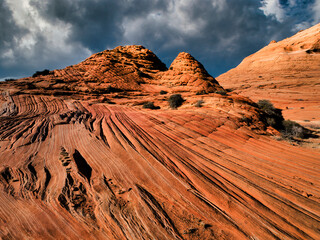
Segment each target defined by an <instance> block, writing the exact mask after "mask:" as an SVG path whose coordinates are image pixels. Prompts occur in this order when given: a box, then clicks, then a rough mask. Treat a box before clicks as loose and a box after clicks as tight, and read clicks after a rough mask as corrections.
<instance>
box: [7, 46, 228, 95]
mask: <svg viewBox="0 0 320 240" xmlns="http://www.w3.org/2000/svg"><path fill="white" fill-rule="evenodd" d="M159 79H163V80H161V81H160V80H159ZM145 84H146V85H152V84H155V85H163V86H164V87H169V88H170V89H171V91H177V90H179V91H181V90H182V91H195V92H196V91H203V92H214V91H216V90H221V89H222V87H221V86H220V85H219V84H218V83H217V81H216V80H215V79H214V78H213V77H211V76H210V75H209V74H208V73H207V71H206V70H205V69H204V67H203V66H202V64H201V63H199V62H198V61H197V60H195V59H194V58H193V57H192V56H191V55H190V54H187V53H181V54H179V56H178V57H177V59H176V60H175V61H174V62H173V63H172V70H169V71H167V67H166V66H165V64H164V63H162V62H161V61H160V59H159V58H158V57H157V56H156V55H155V54H154V53H153V52H151V51H150V50H148V49H146V48H144V47H143V46H135V45H134V46H125V47H123V46H120V47H117V48H115V49H113V50H106V51H103V52H100V53H97V54H94V55H92V56H91V57H89V58H88V59H86V60H85V61H83V62H81V63H79V64H76V65H73V66H69V67H66V68H65V69H62V70H54V71H50V72H49V73H48V74H46V75H39V76H36V77H29V78H23V79H19V80H16V81H13V82H11V83H9V86H8V87H14V88H18V89H22V90H23V91H24V92H26V91H28V92H30V93H34V94H35V93H41V94H44V93H45V94H53V95H68V94H69V95H70V94H75V93H77V94H79V93H80V94H81V93H85V94H88V93H89V94H94V93H98V94H101V93H109V92H117V91H143V90H145V89H144V85H145ZM181 85H187V86H188V88H183V89H181V88H179V86H181ZM175 87H176V88H175Z"/></svg>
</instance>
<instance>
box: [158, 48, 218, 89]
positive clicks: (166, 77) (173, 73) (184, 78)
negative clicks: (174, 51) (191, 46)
mask: <svg viewBox="0 0 320 240" xmlns="http://www.w3.org/2000/svg"><path fill="white" fill-rule="evenodd" d="M159 84H164V85H169V86H173V87H177V88H182V86H183V87H184V88H185V87H188V89H189V91H198V92H201V91H202V92H215V91H222V90H223V88H222V87H221V86H220V85H219V83H218V82H217V81H216V80H215V79H214V78H213V77H212V76H210V75H209V73H208V72H207V71H206V70H205V68H204V67H203V65H202V64H201V63H200V62H198V61H197V60H196V59H195V58H194V57H192V56H191V55H190V54H189V53H185V52H182V53H179V55H178V56H177V57H176V59H175V60H174V61H173V62H172V64H171V65H170V67H169V70H168V71H166V72H163V73H161V76H160V81H159Z"/></svg>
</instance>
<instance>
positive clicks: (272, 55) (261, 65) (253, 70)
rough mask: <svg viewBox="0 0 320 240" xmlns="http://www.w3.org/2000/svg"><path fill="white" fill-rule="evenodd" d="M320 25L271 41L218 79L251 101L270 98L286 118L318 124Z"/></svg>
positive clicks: (319, 118) (223, 84)
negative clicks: (280, 39) (277, 40)
mask: <svg viewBox="0 0 320 240" xmlns="http://www.w3.org/2000/svg"><path fill="white" fill-rule="evenodd" d="M319 53H320V24H317V25H315V26H313V27H311V28H309V29H306V30H304V31H300V32H298V33H297V34H296V35H294V36H292V37H290V38H287V39H284V40H282V41H279V42H271V43H270V44H269V45H268V46H266V47H264V48H263V49H261V50H260V51H258V52H256V53H254V54H252V55H251V56H249V57H247V58H245V59H244V60H243V61H242V62H241V63H240V64H239V65H238V66H237V67H236V68H234V69H232V70H230V71H228V72H227V73H225V74H222V75H220V76H219V77H218V78H217V80H218V81H219V83H220V84H221V85H222V86H223V87H225V88H231V89H233V90H235V91H236V92H238V93H240V94H242V95H245V96H248V97H250V98H252V99H253V100H255V101H257V100H259V99H269V100H271V101H272V102H273V103H274V104H275V106H276V107H278V108H282V109H283V114H284V116H285V117H286V118H290V119H293V120H299V121H304V120H306V121H311V122H312V121H315V122H318V121H320V115H319V114H318V112H319V107H318V105H319V102H320V97H319V94H318V93H319V92H320V54H319Z"/></svg>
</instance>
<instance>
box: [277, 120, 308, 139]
mask: <svg viewBox="0 0 320 240" xmlns="http://www.w3.org/2000/svg"><path fill="white" fill-rule="evenodd" d="M282 125H283V130H282V134H283V135H284V136H285V137H297V138H304V137H305V136H306V135H307V134H308V133H307V129H305V128H304V127H302V126H301V125H300V124H299V123H296V122H294V121H291V120H284V121H283V122H282Z"/></svg>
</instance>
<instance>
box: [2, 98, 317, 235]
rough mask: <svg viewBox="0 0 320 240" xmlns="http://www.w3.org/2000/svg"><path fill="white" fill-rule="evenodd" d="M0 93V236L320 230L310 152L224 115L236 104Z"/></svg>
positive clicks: (311, 232)
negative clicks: (124, 102)
mask: <svg viewBox="0 0 320 240" xmlns="http://www.w3.org/2000/svg"><path fill="white" fill-rule="evenodd" d="M1 103H3V104H4V105H2V106H5V107H4V108H3V109H7V110H3V111H2V112H1V116H0V138H1V141H0V202H1V204H0V236H1V238H3V239H27V238H28V239H318V238H319V236H320V217H319V216H320V178H319V161H320V155H319V153H318V152H313V151H311V150H306V149H302V148H298V147H294V146H291V145H289V144H287V143H285V142H278V141H275V140H272V139H271V138H270V137H268V136H264V135H257V134H256V133H254V132H253V131H251V130H249V128H248V127H246V126H244V125H242V124H241V123H240V122H237V121H234V119H235V118H234V115H233V112H235V111H236V109H235V107H237V105H236V106H234V105H233V106H229V112H227V111H225V112H222V111H221V110H220V109H218V108H210V109H209V108H207V109H205V108H204V109H197V110H190V109H189V110H188V109H185V110H157V111H150V110H141V109H139V108H133V107H127V106H119V105H109V104H103V103H96V104H92V103H90V104H89V103H88V102H87V101H77V100H72V99H63V98H59V97H53V96H41V95H39V96H36V95H14V96H11V95H6V96H5V98H3V99H2V101H1ZM8 106H9V107H8ZM248 107H249V106H247V108H248Z"/></svg>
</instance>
